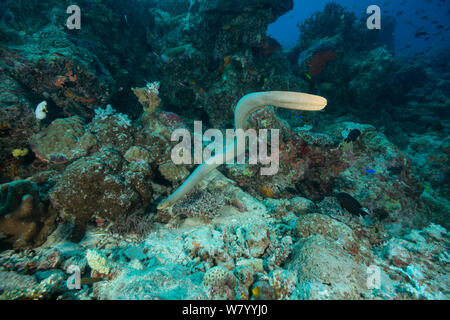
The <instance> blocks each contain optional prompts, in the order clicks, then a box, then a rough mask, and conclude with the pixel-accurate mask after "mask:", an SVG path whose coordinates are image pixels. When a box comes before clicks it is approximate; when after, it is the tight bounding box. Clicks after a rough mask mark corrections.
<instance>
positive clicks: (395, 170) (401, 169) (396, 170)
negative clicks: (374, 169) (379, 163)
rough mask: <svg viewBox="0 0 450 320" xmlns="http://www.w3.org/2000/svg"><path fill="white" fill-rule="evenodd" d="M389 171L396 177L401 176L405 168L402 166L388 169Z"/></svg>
mask: <svg viewBox="0 0 450 320" xmlns="http://www.w3.org/2000/svg"><path fill="white" fill-rule="evenodd" d="M387 170H388V171H389V175H390V176H394V175H398V174H400V173H401V172H402V171H403V167H402V166H396V167H389V168H387Z"/></svg>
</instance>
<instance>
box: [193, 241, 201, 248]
mask: <svg viewBox="0 0 450 320" xmlns="http://www.w3.org/2000/svg"><path fill="white" fill-rule="evenodd" d="M192 245H193V246H196V247H198V246H200V245H201V243H198V242H197V241H194V242H192Z"/></svg>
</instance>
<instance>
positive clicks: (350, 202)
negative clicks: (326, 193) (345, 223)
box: [336, 192, 367, 216]
mask: <svg viewBox="0 0 450 320" xmlns="http://www.w3.org/2000/svg"><path fill="white" fill-rule="evenodd" d="M336 199H337V200H338V202H339V204H340V205H341V208H342V209H345V210H347V211H348V212H350V213H351V214H353V215H355V216H359V215H362V216H365V215H367V213H366V212H364V211H363V210H362V206H361V204H360V203H359V202H358V200H356V199H355V198H353V197H352V196H351V195H349V194H348V193H344V192H340V193H338V194H337V195H336Z"/></svg>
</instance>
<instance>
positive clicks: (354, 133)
mask: <svg viewBox="0 0 450 320" xmlns="http://www.w3.org/2000/svg"><path fill="white" fill-rule="evenodd" d="M360 135H361V131H359V130H358V129H353V130H352V131H350V132H349V133H348V136H347V138H345V139H344V141H345V142H351V141H355V140H356V139H357V138H358V137H359V136H360Z"/></svg>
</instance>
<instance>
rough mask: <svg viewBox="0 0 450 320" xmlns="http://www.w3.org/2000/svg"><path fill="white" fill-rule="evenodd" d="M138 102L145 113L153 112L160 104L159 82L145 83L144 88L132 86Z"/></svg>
mask: <svg viewBox="0 0 450 320" xmlns="http://www.w3.org/2000/svg"><path fill="white" fill-rule="evenodd" d="M131 90H133V92H134V94H135V95H136V97H137V98H138V100H139V103H140V104H141V105H142V106H143V107H144V111H145V112H146V113H153V112H155V109H156V108H157V107H159V105H160V104H161V99H160V98H159V96H158V95H159V82H152V83H147V85H146V86H145V87H144V88H132V89H131Z"/></svg>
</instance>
